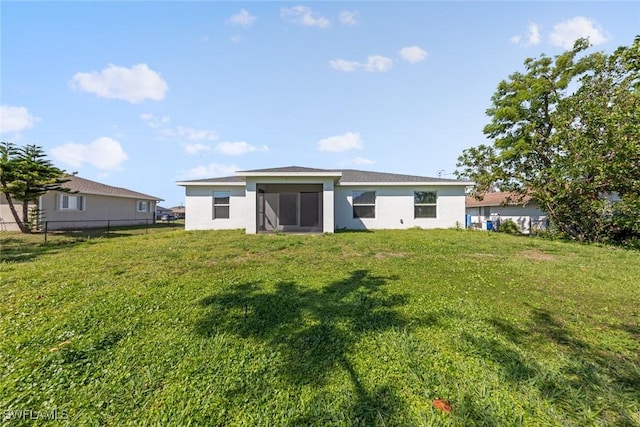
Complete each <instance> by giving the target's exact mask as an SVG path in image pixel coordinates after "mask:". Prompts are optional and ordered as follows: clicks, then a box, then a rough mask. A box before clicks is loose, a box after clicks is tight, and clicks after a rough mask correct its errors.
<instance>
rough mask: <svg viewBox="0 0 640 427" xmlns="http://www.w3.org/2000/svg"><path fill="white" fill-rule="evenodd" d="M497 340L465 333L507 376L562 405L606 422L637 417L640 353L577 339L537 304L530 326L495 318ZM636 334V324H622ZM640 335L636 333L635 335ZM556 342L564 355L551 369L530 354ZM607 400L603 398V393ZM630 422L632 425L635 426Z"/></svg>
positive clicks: (622, 420) (560, 352)
mask: <svg viewBox="0 0 640 427" xmlns="http://www.w3.org/2000/svg"><path fill="white" fill-rule="evenodd" d="M490 324H491V325H492V326H493V327H494V328H495V330H496V332H498V334H499V338H498V339H488V338H484V337H482V338H478V337H469V336H467V337H466V341H467V342H468V343H470V344H471V345H472V348H474V349H475V350H476V351H477V353H478V354H480V355H481V356H482V357H483V358H485V359H487V360H491V361H493V362H497V363H498V364H499V366H501V369H502V370H503V375H504V377H505V379H506V380H509V381H512V382H521V381H524V382H527V384H530V385H533V386H535V387H536V388H537V389H538V390H539V392H540V394H541V396H543V397H544V398H546V399H549V400H550V401H551V403H552V404H554V405H558V407H559V408H563V407H564V408H569V407H572V408H576V411H578V412H580V411H582V409H577V408H578V407H582V408H583V409H584V408H587V410H588V411H594V412H595V413H597V414H598V417H599V419H600V420H601V421H602V422H605V424H609V423H611V424H612V425H628V424H629V420H632V419H633V417H634V416H635V415H634V413H633V412H632V410H631V408H630V406H629V402H638V401H639V400H640V369H639V366H640V357H639V356H638V354H637V353H636V354H635V356H634V355H633V351H630V352H629V353H630V354H631V356H629V355H626V356H625V355H622V354H617V353H616V352H614V351H611V350H609V349H607V348H604V347H595V346H593V345H590V344H589V343H587V342H586V341H584V340H582V339H580V338H579V337H577V336H576V335H575V334H574V333H573V332H571V331H570V330H569V329H567V328H566V327H565V326H564V325H563V324H562V323H561V322H560V321H558V320H557V319H556V318H555V317H554V315H553V314H552V313H551V312H549V311H547V310H544V309H540V308H536V307H532V308H531V311H530V313H529V321H528V323H527V324H526V325H525V326H515V325H513V324H512V323H510V322H507V321H505V320H503V319H498V318H494V319H491V321H490ZM620 329H621V330H623V331H625V332H627V333H628V334H629V335H630V337H631V338H633V337H634V332H637V331H636V330H635V328H633V327H628V326H625V327H622V328H620ZM635 338H636V339H637V336H636V337H635ZM549 344H552V345H553V346H554V347H555V349H556V351H557V353H558V357H559V358H560V359H559V360H560V363H559V368H557V369H556V370H552V369H550V368H549V367H547V366H544V365H542V364H540V363H539V362H537V361H536V360H535V359H533V358H531V357H528V355H527V354H528V353H529V351H528V350H529V349H535V348H537V347H539V346H540V345H545V346H548V345H549ZM603 396H607V397H608V398H607V399H605V400H603V399H602V397H603ZM632 424H633V423H631V424H630V425H632Z"/></svg>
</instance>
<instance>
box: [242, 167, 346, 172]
mask: <svg viewBox="0 0 640 427" xmlns="http://www.w3.org/2000/svg"><path fill="white" fill-rule="evenodd" d="M242 172H250V173H256V172H258V173H261V172H265V173H273V172H276V173H278V172H279V173H282V172H284V173H288V172H291V173H295V172H336V170H333V169H316V168H305V167H302V166H285V167H282V168H268V169H253V170H247V171H239V173H242Z"/></svg>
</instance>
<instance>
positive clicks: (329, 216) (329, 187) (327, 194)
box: [322, 179, 335, 233]
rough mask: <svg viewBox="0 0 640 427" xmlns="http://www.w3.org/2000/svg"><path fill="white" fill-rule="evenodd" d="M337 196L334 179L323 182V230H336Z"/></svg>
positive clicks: (329, 231) (330, 231)
mask: <svg viewBox="0 0 640 427" xmlns="http://www.w3.org/2000/svg"><path fill="white" fill-rule="evenodd" d="M334 205H335V197H334V194H333V179H329V180H324V181H323V182H322V231H323V232H324V233H333V232H334V230H335V209H334Z"/></svg>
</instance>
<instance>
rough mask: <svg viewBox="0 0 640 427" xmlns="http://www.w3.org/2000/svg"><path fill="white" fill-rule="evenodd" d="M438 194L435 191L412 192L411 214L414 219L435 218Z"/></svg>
mask: <svg viewBox="0 0 640 427" xmlns="http://www.w3.org/2000/svg"><path fill="white" fill-rule="evenodd" d="M437 206H438V193H437V192H435V191H414V193H413V213H414V217H415V218H436V216H437Z"/></svg>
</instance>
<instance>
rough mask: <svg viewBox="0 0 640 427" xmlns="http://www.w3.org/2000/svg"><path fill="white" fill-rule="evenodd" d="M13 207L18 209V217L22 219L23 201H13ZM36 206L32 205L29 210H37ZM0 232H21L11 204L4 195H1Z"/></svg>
mask: <svg viewBox="0 0 640 427" xmlns="http://www.w3.org/2000/svg"><path fill="white" fill-rule="evenodd" d="M13 206H14V207H15V208H16V211H17V212H18V215H19V216H20V218H22V200H13ZM35 207H36V205H35V204H33V203H31V204H30V205H29V209H33V208H35ZM0 231H20V227H18V224H17V223H16V219H15V218H14V217H13V214H12V213H11V209H10V208H9V202H7V198H6V197H5V196H4V194H0Z"/></svg>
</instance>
